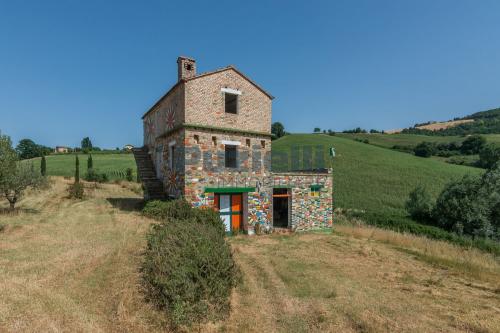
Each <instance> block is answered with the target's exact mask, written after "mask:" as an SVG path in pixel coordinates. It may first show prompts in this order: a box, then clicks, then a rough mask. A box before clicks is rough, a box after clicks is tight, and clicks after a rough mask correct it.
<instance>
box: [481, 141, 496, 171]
mask: <svg viewBox="0 0 500 333" xmlns="http://www.w3.org/2000/svg"><path fill="white" fill-rule="evenodd" d="M499 161H500V147H497V146H495V145H494V144H491V143H490V144H488V145H486V146H485V147H483V148H482V149H481V151H480V152H479V162H478V165H479V166H480V167H482V168H486V169H491V168H493V166H495V164H496V163H497V162H499Z"/></svg>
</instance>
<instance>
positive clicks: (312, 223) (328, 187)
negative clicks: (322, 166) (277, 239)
mask: <svg viewBox="0 0 500 333" xmlns="http://www.w3.org/2000/svg"><path fill="white" fill-rule="evenodd" d="M317 185H319V186H317ZM273 186H276V187H278V186H279V187H289V188H290V190H289V191H291V194H292V209H291V228H292V230H294V231H295V230H296V231H302V230H308V229H318V228H329V227H331V226H332V222H333V201H332V173H331V170H328V172H324V173H311V172H293V173H274V174H273ZM311 186H317V187H320V188H319V190H318V192H319V193H318V196H314V195H313V193H312V190H311Z"/></svg>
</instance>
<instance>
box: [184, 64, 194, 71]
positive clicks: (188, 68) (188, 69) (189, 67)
mask: <svg viewBox="0 0 500 333" xmlns="http://www.w3.org/2000/svg"><path fill="white" fill-rule="evenodd" d="M184 68H186V70H187V71H190V70H192V69H193V65H192V64H185V65H184Z"/></svg>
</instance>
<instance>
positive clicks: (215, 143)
mask: <svg viewBox="0 0 500 333" xmlns="http://www.w3.org/2000/svg"><path fill="white" fill-rule="evenodd" d="M212 144H213V145H214V146H217V137H215V136H213V137H212Z"/></svg>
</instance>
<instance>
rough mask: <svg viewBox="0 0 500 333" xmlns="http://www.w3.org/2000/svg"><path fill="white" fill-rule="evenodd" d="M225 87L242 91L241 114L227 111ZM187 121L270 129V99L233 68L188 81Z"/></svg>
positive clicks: (262, 130)
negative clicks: (225, 108) (223, 89)
mask: <svg viewBox="0 0 500 333" xmlns="http://www.w3.org/2000/svg"><path fill="white" fill-rule="evenodd" d="M222 88H231V89H235V90H239V91H241V93H242V94H241V95H240V96H239V97H238V98H239V110H238V114H230V113H225V111H224V93H223V92H221V89H222ZM185 122H186V123H188V124H201V125H208V126H216V127H223V128H235V129H239V130H244V131H255V132H265V133H270V132H271V99H270V98H269V96H267V95H266V94H264V93H263V92H262V91H261V90H259V89H258V88H257V87H255V86H254V85H253V84H252V83H250V82H249V81H248V80H246V79H245V78H243V77H242V76H241V75H240V74H238V73H237V72H235V71H234V70H233V69H228V70H225V71H222V72H219V73H215V74H210V75H207V76H202V77H199V78H196V79H195V80H190V81H187V82H186V113H185Z"/></svg>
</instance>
